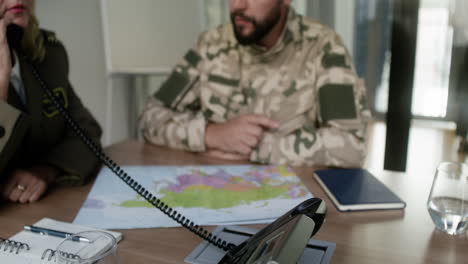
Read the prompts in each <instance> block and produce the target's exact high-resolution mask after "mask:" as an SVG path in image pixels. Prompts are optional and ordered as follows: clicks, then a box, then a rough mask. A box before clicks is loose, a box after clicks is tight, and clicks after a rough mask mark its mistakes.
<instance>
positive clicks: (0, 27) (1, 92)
mask: <svg viewBox="0 0 468 264" xmlns="http://www.w3.org/2000/svg"><path fill="white" fill-rule="evenodd" d="M4 13H5V5H4V3H3V1H0V100H5V101H6V100H7V98H8V87H9V85H10V75H11V54H10V48H9V46H8V41H7V37H6V27H7V25H8V24H9V22H8V21H5V17H4Z"/></svg>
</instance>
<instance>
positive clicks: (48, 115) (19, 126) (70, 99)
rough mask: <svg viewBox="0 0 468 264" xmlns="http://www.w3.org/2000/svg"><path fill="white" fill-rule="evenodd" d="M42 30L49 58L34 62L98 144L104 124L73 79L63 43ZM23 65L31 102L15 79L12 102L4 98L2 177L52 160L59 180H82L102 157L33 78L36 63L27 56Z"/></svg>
mask: <svg viewBox="0 0 468 264" xmlns="http://www.w3.org/2000/svg"><path fill="white" fill-rule="evenodd" d="M42 33H43V34H44V38H45V48H46V56H45V58H44V60H43V61H42V62H36V63H35V65H36V69H37V70H38V72H39V74H40V76H41V77H42V79H44V80H45V82H46V83H47V85H48V87H49V88H51V89H52V90H53V91H54V93H55V95H56V97H58V98H59V101H61V102H62V104H63V105H64V106H65V108H66V109H67V111H68V112H69V113H70V115H71V116H72V118H73V119H75V120H76V121H77V122H78V124H80V125H81V126H82V127H83V129H84V131H85V132H86V133H87V134H88V135H89V136H90V137H91V138H92V139H93V140H94V142H96V143H99V139H100V136H101V128H100V127H99V124H98V123H97V122H96V120H95V119H94V118H93V116H92V115H91V113H90V112H89V111H88V110H87V109H86V108H85V107H84V106H83V104H82V103H81V101H80V99H79V98H78V97H77V95H76V94H75V92H74V90H73V88H72V86H71V84H70V82H69V80H68V72H69V67H68V57H67V53H66V50H65V48H64V46H63V45H62V44H61V43H60V42H59V41H58V40H57V39H56V38H55V34H54V33H51V32H47V31H42ZM19 63H20V65H19V66H20V72H21V79H22V82H23V86H24V90H25V93H26V99H27V100H26V103H25V104H23V103H22V101H21V99H20V96H19V95H18V94H17V92H16V91H15V89H14V88H13V86H12V84H11V83H10V87H9V90H8V100H7V102H5V101H4V100H0V179H2V178H4V177H7V176H8V174H9V173H11V171H12V170H14V169H16V168H28V167H30V166H34V165H36V164H48V165H53V166H55V167H58V168H60V169H61V170H62V171H63V172H64V174H63V175H62V176H61V177H59V178H58V179H57V181H58V182H59V183H68V184H80V183H83V182H84V180H85V178H86V177H87V176H88V175H90V174H91V173H92V172H93V170H94V169H95V168H96V166H97V165H98V164H99V161H98V160H97V159H96V157H95V156H94V155H93V154H92V153H91V152H90V151H89V150H88V149H87V147H86V145H85V144H83V142H81V140H80V139H79V138H78V137H77V136H76V135H75V134H74V132H73V131H72V130H71V128H70V127H69V126H68V125H67V124H66V123H65V120H64V118H63V117H62V116H61V115H60V113H59V112H58V110H57V109H56V108H55V107H54V106H53V104H52V102H51V101H50V100H49V98H48V97H47V95H46V94H45V92H44V91H43V89H42V88H41V87H40V85H39V81H38V80H37V79H36V78H35V77H34V76H33V73H32V70H31V65H30V64H29V63H26V62H25V61H24V59H20V60H19Z"/></svg>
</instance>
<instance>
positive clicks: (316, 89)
mask: <svg viewBox="0 0 468 264" xmlns="http://www.w3.org/2000/svg"><path fill="white" fill-rule="evenodd" d="M291 1H292V0H230V1H229V8H230V14H231V23H229V24H226V25H221V26H219V27H217V28H216V29H213V30H211V31H208V32H205V33H203V34H201V35H200V37H199V39H198V42H197V44H196V46H195V47H194V48H192V49H190V50H189V51H188V52H187V53H186V54H185V56H184V58H183V59H182V60H181V62H180V63H179V64H177V65H176V66H175V68H174V70H173V72H172V73H171V75H170V76H169V78H168V79H167V80H166V81H165V82H164V83H163V85H162V86H161V87H160V89H159V90H158V91H157V92H156V93H155V94H154V95H153V96H152V97H151V98H150V99H149V101H148V103H147V105H146V107H145V109H144V111H143V113H142V115H141V116H140V128H141V131H142V133H143V137H144V138H145V140H146V141H147V142H148V143H151V144H156V145H165V146H169V147H172V148H178V149H184V150H188V151H193V152H203V153H204V154H205V155H209V156H212V157H215V158H221V159H230V160H246V161H250V162H255V163H264V164H288V165H310V166H336V167H360V166H362V163H363V160H364V157H365V130H366V122H367V117H368V116H369V113H370V112H369V110H368V108H367V107H366V106H365V94H366V92H365V87H364V85H363V83H362V81H361V80H360V79H359V78H358V76H357V75H356V73H355V71H354V67H353V63H352V61H351V57H350V55H349V53H348V51H347V50H346V48H345V47H344V45H343V42H342V41H341V39H340V38H339V36H338V35H337V34H336V33H335V32H334V31H333V30H332V29H330V28H328V27H326V26H324V25H322V24H320V23H319V22H317V21H314V20H312V19H310V18H307V17H304V16H301V15H299V14H297V13H296V12H295V11H294V9H293V8H292V7H291V6H290V4H291Z"/></svg>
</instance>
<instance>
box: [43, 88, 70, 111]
mask: <svg viewBox="0 0 468 264" xmlns="http://www.w3.org/2000/svg"><path fill="white" fill-rule="evenodd" d="M52 91H53V92H54V95H55V98H56V99H57V100H58V101H59V103H60V104H61V105H62V106H63V107H64V108H65V109H66V108H68V98H67V94H66V92H65V89H64V88H62V87H57V88H54V89H53V90H52ZM41 102H42V112H43V113H44V115H45V116H46V117H47V118H52V117H54V116H56V115H57V114H58V113H59V111H58V109H57V108H56V107H55V105H54V103H53V102H52V100H51V99H50V98H49V96H48V95H47V94H45V93H44V94H42V100H41Z"/></svg>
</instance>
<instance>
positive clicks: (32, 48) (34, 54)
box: [21, 12, 46, 62]
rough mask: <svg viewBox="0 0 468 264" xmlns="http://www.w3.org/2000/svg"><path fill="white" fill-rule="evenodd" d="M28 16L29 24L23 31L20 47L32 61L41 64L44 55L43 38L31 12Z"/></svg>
mask: <svg viewBox="0 0 468 264" xmlns="http://www.w3.org/2000/svg"><path fill="white" fill-rule="evenodd" d="M30 15H31V16H30V19H29V24H28V26H27V27H26V28H25V30H24V35H23V40H22V43H21V45H22V46H23V50H24V51H25V53H26V56H28V57H29V58H31V59H32V61H37V62H41V61H42V60H44V58H45V55H46V50H45V46H44V36H43V35H42V32H41V30H40V29H39V22H38V20H37V18H36V16H35V15H34V14H33V13H32V12H31V14H30Z"/></svg>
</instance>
